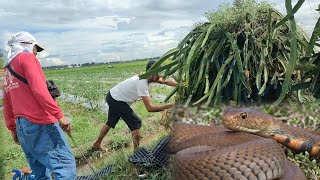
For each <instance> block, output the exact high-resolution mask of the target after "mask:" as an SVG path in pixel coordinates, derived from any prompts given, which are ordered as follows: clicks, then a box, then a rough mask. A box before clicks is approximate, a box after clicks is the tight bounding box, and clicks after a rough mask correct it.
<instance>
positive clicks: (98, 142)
mask: <svg viewBox="0 0 320 180" xmlns="http://www.w3.org/2000/svg"><path fill="white" fill-rule="evenodd" d="M110 128H111V126H109V125H107V124H105V125H104V126H103V127H102V128H101V130H100V134H99V137H98V139H97V140H96V142H95V143H94V144H93V146H92V147H93V148H97V149H98V148H101V143H102V140H103V138H104V137H105V136H106V135H107V133H108V132H109V130H110Z"/></svg>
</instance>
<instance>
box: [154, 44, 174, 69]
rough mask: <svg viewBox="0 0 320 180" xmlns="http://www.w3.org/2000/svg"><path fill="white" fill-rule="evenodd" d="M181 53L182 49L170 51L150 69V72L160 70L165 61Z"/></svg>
mask: <svg viewBox="0 0 320 180" xmlns="http://www.w3.org/2000/svg"><path fill="white" fill-rule="evenodd" d="M179 51H180V48H173V49H170V50H169V51H168V52H166V53H165V54H164V55H163V56H162V57H161V58H160V59H159V60H158V61H157V62H156V63H154V64H153V66H152V67H151V68H150V69H149V71H151V70H153V69H156V68H158V67H159V66H160V65H161V64H162V63H163V62H164V61H165V60H167V59H168V58H169V57H171V56H173V55H175V54H176V53H177V52H179Z"/></svg>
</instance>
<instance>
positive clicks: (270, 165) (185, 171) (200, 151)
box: [168, 108, 320, 180]
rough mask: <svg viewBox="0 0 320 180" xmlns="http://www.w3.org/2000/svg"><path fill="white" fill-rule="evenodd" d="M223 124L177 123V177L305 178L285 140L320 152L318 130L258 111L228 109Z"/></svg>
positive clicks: (172, 145)
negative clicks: (288, 122) (289, 122)
mask: <svg viewBox="0 0 320 180" xmlns="http://www.w3.org/2000/svg"><path fill="white" fill-rule="evenodd" d="M223 125H224V127H214V126H205V125H195V124H187V123H174V124H173V130H172V133H171V140H170V142H169V145H168V147H169V148H168V149H169V152H170V153H172V154H174V155H173V158H172V160H173V167H174V174H175V175H174V176H175V177H174V178H175V179H178V180H179V179H181V180H182V179H226V180H227V179H250V180H254V179H259V180H264V179H279V180H287V179H288V180H289V179H290V180H304V179H306V176H305V174H304V173H303V172H302V170H301V169H300V168H299V167H298V166H296V165H295V164H294V163H292V162H290V161H289V160H287V158H286V155H285V153H284V151H283V148H282V147H281V146H280V144H282V145H284V146H286V147H287V148H289V149H291V150H293V151H295V152H297V153H299V152H305V151H308V152H309V153H310V155H311V156H319V154H320V153H319V149H320V135H319V133H318V132H314V131H309V130H304V129H301V128H297V127H293V126H289V125H287V124H285V123H283V122H281V121H279V120H277V119H276V118H274V117H273V116H271V115H269V114H266V113H263V112H260V111H258V110H256V109H252V108H229V109H226V110H225V111H224V114H223ZM279 143H280V144H279Z"/></svg>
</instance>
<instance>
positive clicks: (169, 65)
mask: <svg viewBox="0 0 320 180" xmlns="http://www.w3.org/2000/svg"><path fill="white" fill-rule="evenodd" d="M176 64H178V61H173V62H172V63H170V64H167V65H165V66H161V67H158V68H156V69H153V70H150V71H148V72H146V73H145V74H142V75H140V76H139V77H140V79H147V78H148V77H150V76H152V75H154V74H158V73H159V72H161V71H163V70H165V69H168V68H170V67H172V66H174V65H176Z"/></svg>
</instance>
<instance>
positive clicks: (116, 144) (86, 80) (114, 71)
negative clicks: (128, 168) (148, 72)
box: [0, 61, 172, 179]
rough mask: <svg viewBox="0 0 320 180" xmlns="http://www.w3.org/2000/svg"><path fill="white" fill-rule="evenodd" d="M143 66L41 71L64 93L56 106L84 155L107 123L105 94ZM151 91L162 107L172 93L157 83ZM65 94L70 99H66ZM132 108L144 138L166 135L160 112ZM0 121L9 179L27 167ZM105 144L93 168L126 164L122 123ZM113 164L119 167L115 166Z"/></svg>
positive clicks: (126, 139)
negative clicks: (110, 164)
mask: <svg viewBox="0 0 320 180" xmlns="http://www.w3.org/2000/svg"><path fill="white" fill-rule="evenodd" d="M146 63H147V62H146V61H140V62H129V63H119V64H112V66H110V65H99V66H91V67H80V68H72V69H63V70H45V71H44V72H45V75H46V78H47V79H50V80H53V81H54V82H55V83H56V84H57V86H58V87H59V89H60V90H61V91H62V93H63V95H62V96H61V97H59V98H58V103H59V105H60V107H61V108H62V109H63V112H64V114H65V115H66V116H67V117H68V118H69V119H70V120H71V121H72V128H73V129H72V134H73V137H74V139H75V141H76V142H77V144H78V146H79V147H80V149H81V152H83V153H85V152H86V151H87V150H88V149H90V147H91V145H92V144H93V142H94V140H95V139H96V138H97V136H98V134H99V131H100V128H101V127H102V126H103V125H104V123H105V122H106V118H107V116H106V113H105V110H103V109H102V106H103V105H104V99H105V94H106V92H107V91H108V90H109V89H110V88H112V87H113V86H114V85H116V84H117V83H119V82H121V81H122V80H125V79H126V78H129V77H131V76H133V75H135V74H139V73H143V72H144V71H145V65H146ZM150 91H151V97H153V103H154V104H161V103H163V99H164V98H165V97H166V95H167V94H169V93H170V92H171V91H172V88H170V87H167V86H165V85H160V84H154V85H152V84H151V89H150ZM66 94H67V95H69V96H66ZM171 103H172V102H171ZM88 105H89V106H88ZM132 108H133V109H134V110H135V111H136V112H137V113H138V114H139V115H140V116H141V118H142V119H143V127H142V135H143V136H144V137H148V136H149V135H151V134H156V133H157V134H159V135H160V136H161V134H164V133H165V132H164V131H163V128H162V127H161V125H160V123H159V121H160V119H161V113H148V112H147V110H146V109H145V107H144V105H143V102H137V103H135V104H134V105H133V106H132ZM1 118H2V119H1V133H2V134H1V139H2V142H3V143H4V144H5V146H3V147H2V149H1V153H2V156H1V157H3V161H4V162H3V163H2V164H1V165H2V167H4V169H2V172H1V174H2V175H4V177H6V178H9V177H11V176H12V174H13V173H11V171H12V170H13V169H20V170H21V169H23V168H24V167H26V166H28V164H27V161H26V159H25V157H24V154H23V152H22V150H21V148H20V146H19V145H16V144H14V143H13V141H12V139H11V135H10V132H9V131H7V130H6V128H5V127H4V120H3V117H2V116H1ZM160 136H159V137H160ZM157 139H158V136H156V138H152V139H151V140H150V142H152V141H154V140H157ZM69 143H70V145H71V147H72V149H73V152H74V155H75V156H76V158H77V157H80V153H79V151H78V150H77V149H76V148H75V145H74V144H73V143H72V142H71V141H70V139H69ZM104 144H105V146H106V147H107V148H108V149H109V151H108V156H107V157H103V158H102V160H100V161H99V163H97V164H95V163H94V162H93V165H94V166H96V168H99V167H101V166H104V165H107V164H109V163H112V162H113V161H115V160H114V159H115V158H116V159H117V158H118V159H119V158H121V159H122V158H123V162H126V163H127V157H126V156H128V155H130V154H132V148H131V147H130V146H131V133H130V131H129V129H128V128H127V126H126V124H125V123H124V122H123V121H120V123H118V124H117V126H116V128H115V129H114V130H111V131H110V133H109V134H108V136H107V137H106V138H105V140H104ZM123 156H124V157H123ZM0 160H1V159H0ZM101 161H103V162H101ZM115 164H117V165H119V164H118V163H115ZM84 169H85V168H84ZM87 172H88V170H86V169H85V170H81V168H80V170H78V173H79V174H86V173H87ZM117 176H118V175H116V177H115V179H117ZM119 176H121V175H119Z"/></svg>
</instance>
